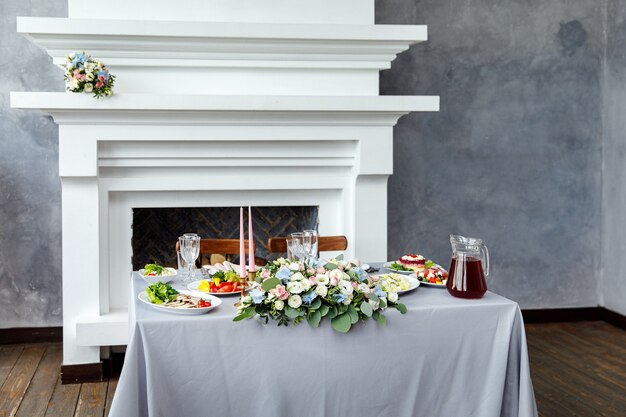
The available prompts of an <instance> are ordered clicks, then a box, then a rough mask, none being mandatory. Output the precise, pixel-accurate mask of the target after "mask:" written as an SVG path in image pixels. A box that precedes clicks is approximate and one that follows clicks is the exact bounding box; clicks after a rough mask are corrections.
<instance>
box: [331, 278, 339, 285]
mask: <svg viewBox="0 0 626 417" xmlns="http://www.w3.org/2000/svg"><path fill="white" fill-rule="evenodd" d="M337 284H339V280H338V279H337V278H335V277H331V278H330V285H331V286H333V287H336V286H337Z"/></svg>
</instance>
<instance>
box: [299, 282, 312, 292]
mask: <svg viewBox="0 0 626 417" xmlns="http://www.w3.org/2000/svg"><path fill="white" fill-rule="evenodd" d="M300 284H301V285H302V288H304V291H308V290H310V289H311V282H310V281H309V280H308V279H303V280H302V281H300Z"/></svg>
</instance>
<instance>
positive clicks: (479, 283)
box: [446, 235, 489, 298]
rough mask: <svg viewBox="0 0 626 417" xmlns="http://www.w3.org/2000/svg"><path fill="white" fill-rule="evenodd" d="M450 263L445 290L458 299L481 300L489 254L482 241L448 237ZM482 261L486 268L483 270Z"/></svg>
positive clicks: (485, 288) (483, 293) (485, 287)
mask: <svg viewBox="0 0 626 417" xmlns="http://www.w3.org/2000/svg"><path fill="white" fill-rule="evenodd" d="M450 243H451V244H452V262H451V263H450V270H449V272H448V282H447V283H446V288H447V289H448V292H449V293H450V294H451V295H453V296H455V297H459V298H481V297H482V296H483V295H485V292H487V281H486V280H485V276H487V275H489V252H488V250H487V247H486V246H485V245H484V244H483V242H482V240H480V239H475V238H471V237H469V238H468V237H463V236H455V235H450ZM483 260H484V262H485V266H486V268H483Z"/></svg>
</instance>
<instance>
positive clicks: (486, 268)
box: [480, 243, 489, 277]
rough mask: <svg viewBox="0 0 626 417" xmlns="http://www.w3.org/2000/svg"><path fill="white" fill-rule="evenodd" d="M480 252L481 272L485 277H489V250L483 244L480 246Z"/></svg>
mask: <svg viewBox="0 0 626 417" xmlns="http://www.w3.org/2000/svg"><path fill="white" fill-rule="evenodd" d="M480 251H481V253H482V257H483V262H484V263H483V272H484V273H485V277H488V276H489V250H488V249H487V246H485V244H484V243H483V244H482V245H480Z"/></svg>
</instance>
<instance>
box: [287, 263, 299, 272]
mask: <svg viewBox="0 0 626 417" xmlns="http://www.w3.org/2000/svg"><path fill="white" fill-rule="evenodd" d="M289 269H291V270H292V271H299V270H300V264H299V263H298V262H292V263H290V264H289Z"/></svg>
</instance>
